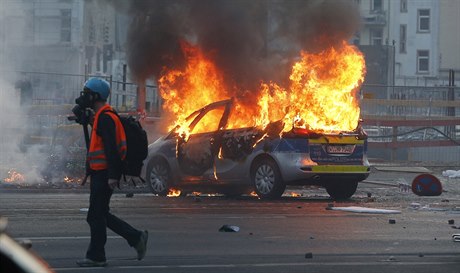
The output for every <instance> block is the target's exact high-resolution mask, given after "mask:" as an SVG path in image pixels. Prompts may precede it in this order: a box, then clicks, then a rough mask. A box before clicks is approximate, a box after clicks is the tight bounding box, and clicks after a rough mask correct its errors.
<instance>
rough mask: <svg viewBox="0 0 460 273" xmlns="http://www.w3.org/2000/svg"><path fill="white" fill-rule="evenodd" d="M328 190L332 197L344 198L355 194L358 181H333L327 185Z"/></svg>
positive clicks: (336, 198)
mask: <svg viewBox="0 0 460 273" xmlns="http://www.w3.org/2000/svg"><path fill="white" fill-rule="evenodd" d="M325 188H326V191H327V193H328V194H329V196H330V197H331V198H332V199H335V200H344V199H348V198H350V197H352V196H353V194H355V192H356V189H357V188H358V181H349V180H348V181H347V180H345V181H343V180H342V181H331V182H328V183H326V185H325Z"/></svg>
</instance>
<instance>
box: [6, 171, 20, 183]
mask: <svg viewBox="0 0 460 273" xmlns="http://www.w3.org/2000/svg"><path fill="white" fill-rule="evenodd" d="M3 180H4V181H5V182H7V183H18V182H19V183H21V182H24V181H25V177H24V175H22V174H20V173H18V172H17V171H15V170H13V169H11V170H9V171H8V177H7V178H5V179H3Z"/></svg>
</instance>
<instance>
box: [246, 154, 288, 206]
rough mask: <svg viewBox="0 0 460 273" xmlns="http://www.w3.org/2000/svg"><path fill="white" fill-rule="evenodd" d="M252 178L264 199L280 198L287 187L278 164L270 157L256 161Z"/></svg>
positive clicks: (258, 193) (258, 192)
mask: <svg viewBox="0 0 460 273" xmlns="http://www.w3.org/2000/svg"><path fill="white" fill-rule="evenodd" d="M251 180H252V184H253V186H254V189H255V191H256V193H257V195H258V196H259V197H260V198H262V199H275V198H279V197H281V195H282V194H283V193H284V190H285V189H286V184H285V183H284V181H283V179H282V177H281V172H280V170H279V168H278V166H277V165H276V163H275V161H273V160H272V159H269V158H262V159H260V160H257V161H256V162H255V164H254V165H253V167H252V170H251Z"/></svg>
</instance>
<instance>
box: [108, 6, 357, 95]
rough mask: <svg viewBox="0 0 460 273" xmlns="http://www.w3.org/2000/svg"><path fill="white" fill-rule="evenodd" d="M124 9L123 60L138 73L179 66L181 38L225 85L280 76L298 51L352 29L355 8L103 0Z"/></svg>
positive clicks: (245, 85) (329, 42) (246, 85)
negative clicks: (201, 55) (126, 20)
mask: <svg viewBox="0 0 460 273" xmlns="http://www.w3.org/2000/svg"><path fill="white" fill-rule="evenodd" d="M107 1H109V2H111V3H112V4H114V5H115V6H116V7H118V8H120V9H124V10H125V11H127V12H129V13H130V14H131V15H132V17H133V21H132V23H131V26H130V28H129V33H128V41H127V51H128V64H129V66H130V69H131V71H132V72H133V74H134V75H135V77H136V78H137V79H138V80H144V79H146V78H148V77H151V76H156V77H158V76H160V75H161V72H162V71H163V69H164V68H180V67H181V66H183V65H184V63H185V62H184V56H183V54H182V52H181V48H180V42H181V41H188V42H190V43H191V44H194V45H198V46H199V47H200V48H201V49H202V50H203V51H204V52H205V53H206V55H207V56H208V57H209V58H211V59H213V61H214V62H215V64H216V65H217V66H218V68H219V69H221V70H222V71H223V72H224V73H225V74H224V75H226V80H227V84H228V86H232V87H236V88H238V89H239V90H247V89H253V88H254V87H255V86H258V85H259V83H260V81H261V80H264V81H267V80H274V81H278V82H282V80H283V79H286V78H287V77H286V76H287V74H288V73H289V67H290V65H291V64H292V62H293V61H294V58H295V57H296V56H298V53H299V50H300V49H304V50H307V51H310V52H315V51H319V50H321V49H325V48H328V47H330V46H334V45H336V44H339V43H340V42H341V41H342V40H348V39H349V38H350V37H352V35H353V34H354V33H355V32H356V31H357V30H358V28H359V22H360V16H359V10H358V7H357V6H356V5H355V4H354V3H353V2H352V1H351V0H349V1H345V0H309V1H306V0H151V1H147V0H131V1H126V0H107Z"/></svg>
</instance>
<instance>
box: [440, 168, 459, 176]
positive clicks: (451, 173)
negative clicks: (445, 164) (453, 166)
mask: <svg viewBox="0 0 460 273" xmlns="http://www.w3.org/2000/svg"><path fill="white" fill-rule="evenodd" d="M442 176H446V177H449V178H459V177H460V170H459V171H455V170H446V171H443V172H442Z"/></svg>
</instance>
